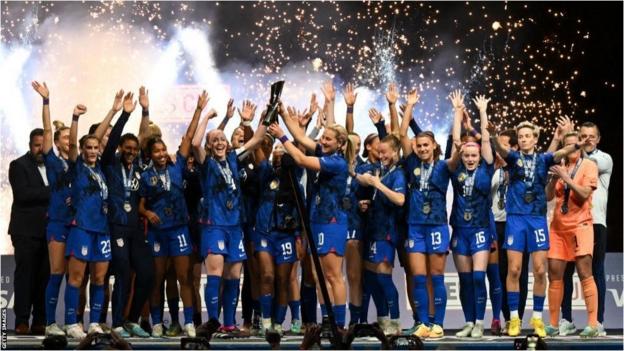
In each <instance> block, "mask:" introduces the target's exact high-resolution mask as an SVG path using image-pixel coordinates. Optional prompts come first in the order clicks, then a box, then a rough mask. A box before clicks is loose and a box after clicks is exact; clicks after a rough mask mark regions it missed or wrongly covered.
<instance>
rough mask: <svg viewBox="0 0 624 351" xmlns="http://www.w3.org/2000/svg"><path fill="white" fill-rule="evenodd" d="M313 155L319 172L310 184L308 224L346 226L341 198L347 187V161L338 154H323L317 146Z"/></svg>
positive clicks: (345, 214) (345, 216)
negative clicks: (318, 166)
mask: <svg viewBox="0 0 624 351" xmlns="http://www.w3.org/2000/svg"><path fill="white" fill-rule="evenodd" d="M315 155H316V156H317V157H318V158H319V162H320V164H321V170H320V171H319V172H317V173H316V177H315V179H314V182H313V184H312V192H311V193H310V197H311V198H312V205H311V208H310V222H312V223H319V224H328V223H338V224H347V213H346V212H345V211H344V209H343V208H342V198H343V197H344V194H345V189H346V187H347V177H348V176H349V168H348V166H347V161H346V160H345V159H344V157H342V156H341V155H340V154H338V153H333V154H331V155H327V154H323V153H322V151H321V145H320V144H317V146H316V151H315Z"/></svg>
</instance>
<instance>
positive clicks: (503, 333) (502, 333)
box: [501, 321, 509, 335]
mask: <svg viewBox="0 0 624 351" xmlns="http://www.w3.org/2000/svg"><path fill="white" fill-rule="evenodd" d="M501 335H509V321H505V326H504V327H503V330H501Z"/></svg>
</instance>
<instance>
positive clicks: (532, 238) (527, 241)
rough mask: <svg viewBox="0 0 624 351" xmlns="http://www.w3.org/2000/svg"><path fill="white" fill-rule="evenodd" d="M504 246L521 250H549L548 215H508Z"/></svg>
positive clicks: (508, 248) (513, 249)
mask: <svg viewBox="0 0 624 351" xmlns="http://www.w3.org/2000/svg"><path fill="white" fill-rule="evenodd" d="M503 248H504V249H507V250H512V251H519V252H525V251H526V252H529V253H531V252H535V251H548V249H550V240H549V238H548V223H546V217H542V216H528V215H510V214H508V215H507V223H506V224H505V244H503Z"/></svg>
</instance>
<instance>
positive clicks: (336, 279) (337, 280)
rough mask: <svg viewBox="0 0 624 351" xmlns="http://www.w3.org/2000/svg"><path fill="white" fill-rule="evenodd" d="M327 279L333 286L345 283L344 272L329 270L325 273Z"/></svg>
mask: <svg viewBox="0 0 624 351" xmlns="http://www.w3.org/2000/svg"><path fill="white" fill-rule="evenodd" d="M325 279H327V281H328V282H329V284H331V285H332V286H337V285H339V284H342V283H343V279H342V274H341V273H340V272H335V271H328V272H327V273H326V274H325Z"/></svg>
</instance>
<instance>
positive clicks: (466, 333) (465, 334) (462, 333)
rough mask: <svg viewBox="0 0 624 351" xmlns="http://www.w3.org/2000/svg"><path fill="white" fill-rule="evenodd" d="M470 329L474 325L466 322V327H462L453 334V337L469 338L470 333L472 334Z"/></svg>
mask: <svg viewBox="0 0 624 351" xmlns="http://www.w3.org/2000/svg"><path fill="white" fill-rule="evenodd" d="M472 328H474V323H472V322H468V323H466V325H464V327H463V328H462V330H460V331H458V332H457V333H455V336H456V337H458V338H467V337H469V336H470V333H471V332H472Z"/></svg>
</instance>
